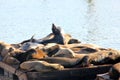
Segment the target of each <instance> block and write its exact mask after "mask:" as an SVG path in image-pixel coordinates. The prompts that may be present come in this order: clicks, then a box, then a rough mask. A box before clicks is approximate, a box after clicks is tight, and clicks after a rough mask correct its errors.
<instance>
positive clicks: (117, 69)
mask: <svg viewBox="0 0 120 80" xmlns="http://www.w3.org/2000/svg"><path fill="white" fill-rule="evenodd" d="M109 75H110V78H111V79H114V80H119V79H120V62H119V63H117V64H114V65H113V66H112V68H111V69H110V70H109Z"/></svg>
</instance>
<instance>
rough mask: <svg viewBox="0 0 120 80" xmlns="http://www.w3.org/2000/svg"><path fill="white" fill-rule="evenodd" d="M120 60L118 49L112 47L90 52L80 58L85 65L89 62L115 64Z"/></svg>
mask: <svg viewBox="0 0 120 80" xmlns="http://www.w3.org/2000/svg"><path fill="white" fill-rule="evenodd" d="M117 62H120V51H118V50H114V49H108V50H103V51H99V52H96V53H91V54H88V55H86V56H84V58H83V59H82V65H83V66H86V65H89V64H94V65H102V64H115V63H117Z"/></svg>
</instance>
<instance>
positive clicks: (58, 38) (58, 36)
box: [39, 24, 64, 44]
mask: <svg viewBox="0 0 120 80" xmlns="http://www.w3.org/2000/svg"><path fill="white" fill-rule="evenodd" d="M52 32H53V34H54V37H53V38H51V39H48V40H42V41H41V42H39V43H42V44H48V43H58V44H64V38H63V35H62V33H61V28H60V27H56V26H55V25H54V24H52Z"/></svg>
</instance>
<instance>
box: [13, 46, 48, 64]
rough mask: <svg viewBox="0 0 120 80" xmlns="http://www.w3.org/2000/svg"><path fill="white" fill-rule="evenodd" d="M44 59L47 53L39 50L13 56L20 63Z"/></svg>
mask: <svg viewBox="0 0 120 80" xmlns="http://www.w3.org/2000/svg"><path fill="white" fill-rule="evenodd" d="M45 57H47V53H45V52H44V51H43V50H42V49H39V48H36V49H30V50H28V51H25V52H23V53H21V54H17V55H15V56H14V58H16V59H18V60H19V61H20V62H21V63H22V62H24V61H26V60H29V59H40V58H45Z"/></svg>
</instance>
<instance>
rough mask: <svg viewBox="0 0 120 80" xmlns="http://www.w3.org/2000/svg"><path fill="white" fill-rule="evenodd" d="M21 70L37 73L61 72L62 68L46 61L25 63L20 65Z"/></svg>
mask: <svg viewBox="0 0 120 80" xmlns="http://www.w3.org/2000/svg"><path fill="white" fill-rule="evenodd" d="M20 68H21V69H25V70H27V71H31V70H35V71H39V72H48V71H53V70H63V69H64V67H63V66H62V65H60V64H52V63H48V62H46V61H36V60H35V61H25V62H23V63H21V64H20Z"/></svg>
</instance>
